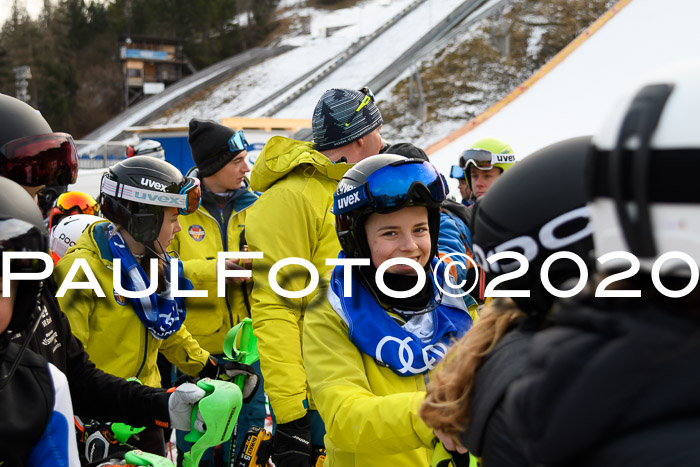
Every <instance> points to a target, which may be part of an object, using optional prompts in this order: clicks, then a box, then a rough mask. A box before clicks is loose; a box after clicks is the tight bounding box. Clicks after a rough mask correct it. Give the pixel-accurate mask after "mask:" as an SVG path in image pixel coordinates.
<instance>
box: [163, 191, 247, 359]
mask: <svg viewBox="0 0 700 467" xmlns="http://www.w3.org/2000/svg"><path fill="white" fill-rule="evenodd" d="M257 199H258V195H257V194H255V193H253V192H252V191H250V190H248V191H246V192H244V193H243V194H242V195H240V196H238V197H237V198H236V199H235V200H234V201H233V203H234V205H233V213H231V217H230V218H229V220H228V226H227V228H226V232H225V233H224V232H222V231H221V227H220V224H219V221H217V220H216V218H215V217H214V216H213V215H212V214H211V213H210V212H209V211H207V209H206V208H205V207H204V206H200V207H199V209H197V212H194V213H192V214H190V215H188V216H180V218H179V220H180V225H181V226H182V230H181V231H180V232H178V233H177V234H175V238H174V239H173V241H172V243H171V244H170V249H172V250H174V251H177V252H178V253H179V254H180V259H181V260H182V265H183V268H184V271H185V276H186V277H187V278H188V279H189V280H190V281H192V285H193V286H194V288H195V289H196V290H206V291H207V293H208V296H207V297H206V298H203V297H202V298H199V297H192V298H187V299H185V306H186V307H187V318H186V319H185V324H187V330H188V331H190V333H192V336H193V337H194V338H195V339H197V341H198V342H199V344H200V345H201V346H202V347H203V348H204V349H206V350H207V351H209V352H210V353H211V354H214V355H218V354H221V353H223V346H224V338H225V337H226V333H227V332H228V330H229V329H231V328H232V327H233V326H235V325H236V324H238V323H239V322H240V321H241V319H243V318H246V317H248V309H247V308H246V305H245V300H244V299H245V298H247V297H244V293H245V294H250V289H251V287H252V285H251V284H250V282H248V283H247V284H231V285H227V286H226V297H225V298H223V297H222V298H219V297H218V296H217V293H218V290H217V282H216V259H217V254H218V252H220V251H240V249H241V245H240V238H241V233H242V232H243V229H244V227H245V220H246V212H247V209H248V208H249V207H250V206H251V205H252V204H253V203H254V202H255V201H256V200H257ZM244 290H245V292H244Z"/></svg>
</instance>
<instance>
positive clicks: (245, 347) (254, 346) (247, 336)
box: [224, 318, 260, 390]
mask: <svg viewBox="0 0 700 467" xmlns="http://www.w3.org/2000/svg"><path fill="white" fill-rule="evenodd" d="M224 354H226V360H231V361H234V362H239V363H245V364H246V365H252V364H253V363H255V362H257V361H258V360H259V358H260V357H259V355H258V338H257V337H255V334H253V320H252V319H250V318H243V319H242V320H241V322H240V323H238V324H237V325H235V326H234V327H232V328H231V329H229V331H228V333H226V339H224ZM233 382H234V383H236V384H237V385H238V387H239V388H241V390H243V383H244V382H245V375H238V376H236V377H235V378H234V379H233Z"/></svg>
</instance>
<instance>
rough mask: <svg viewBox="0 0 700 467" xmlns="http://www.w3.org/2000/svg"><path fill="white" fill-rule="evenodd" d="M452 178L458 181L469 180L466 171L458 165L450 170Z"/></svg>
mask: <svg viewBox="0 0 700 467" xmlns="http://www.w3.org/2000/svg"><path fill="white" fill-rule="evenodd" d="M450 178H456V179H457V180H463V179H466V178H467V174H466V173H465V172H464V169H463V168H462V167H460V166H458V165H453V166H452V168H451V169H450Z"/></svg>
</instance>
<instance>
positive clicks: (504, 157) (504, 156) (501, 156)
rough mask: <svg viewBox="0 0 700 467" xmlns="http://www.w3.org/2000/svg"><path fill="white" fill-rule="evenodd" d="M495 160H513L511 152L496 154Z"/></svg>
mask: <svg viewBox="0 0 700 467" xmlns="http://www.w3.org/2000/svg"><path fill="white" fill-rule="evenodd" d="M496 162H497V163H498V162H515V156H514V155H513V154H496Z"/></svg>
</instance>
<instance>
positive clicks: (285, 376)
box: [245, 88, 384, 467]
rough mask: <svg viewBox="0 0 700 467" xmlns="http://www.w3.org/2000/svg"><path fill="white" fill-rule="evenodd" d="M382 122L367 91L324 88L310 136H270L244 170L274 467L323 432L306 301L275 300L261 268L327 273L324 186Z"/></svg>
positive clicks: (329, 230) (300, 276)
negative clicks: (305, 338)
mask: <svg viewBox="0 0 700 467" xmlns="http://www.w3.org/2000/svg"><path fill="white" fill-rule="evenodd" d="M382 123H383V120H382V116H381V114H380V113H379V109H378V108H377V105H376V104H375V103H374V94H373V93H372V91H371V90H370V89H369V88H363V89H362V90H360V91H355V90H351V89H329V90H327V91H326V92H324V93H323V95H322V96H321V99H320V100H319V101H318V103H317V104H316V108H315V109H314V113H313V118H312V127H313V128H312V129H313V137H314V142H313V143H309V142H305V141H295V140H292V139H289V138H284V137H281V136H275V137H273V138H271V139H270V140H269V141H268V142H267V144H266V145H265V147H264V148H263V150H262V152H261V153H260V155H259V156H258V159H257V160H256V162H255V165H254V166H253V171H252V174H251V187H252V188H253V189H254V190H258V191H261V192H263V193H262V195H261V196H260V199H259V200H258V201H256V203H255V204H254V205H253V206H252V207H251V208H250V209H249V210H248V213H247V218H246V227H245V229H246V238H247V240H248V246H249V249H250V251H253V252H260V251H261V252H263V254H264V255H265V256H264V258H263V259H260V260H254V261H253V295H252V298H253V300H252V303H251V316H252V318H253V327H254V329H255V335H256V336H257V338H258V350H259V352H260V366H261V368H262V372H263V376H264V377H265V391H266V392H267V394H268V396H269V397H270V405H271V407H272V410H273V412H274V413H275V417H276V418H277V429H276V432H275V438H274V452H273V455H272V458H273V462H274V463H275V465H277V466H278V467H288V466H292V467H296V466H305V465H308V464H309V462H310V461H309V458H310V457H311V453H312V451H313V452H314V453H315V454H314V455H318V454H319V453H321V452H322V449H323V434H324V428H323V421H322V420H321V418H320V417H319V416H318V412H316V410H315V406H314V403H313V400H312V399H311V398H310V394H309V390H308V385H307V382H306V372H305V369H308V367H306V366H305V365H304V363H303V361H302V353H301V352H302V337H301V336H302V327H303V321H304V316H305V314H306V310H307V307H308V304H309V300H310V299H311V298H312V297H311V296H309V297H304V298H285V297H281V296H280V295H278V294H277V293H276V292H275V291H274V290H273V289H272V287H270V284H269V281H268V272H269V271H270V268H271V267H272V265H273V264H275V263H276V262H278V261H279V260H282V259H286V258H290V257H297V258H303V259H305V260H307V261H309V262H311V263H312V264H313V265H314V267H315V268H316V269H317V270H318V271H319V274H320V276H321V277H324V276H325V275H326V273H327V272H329V271H330V269H331V266H328V265H327V264H326V259H327V258H335V257H336V256H337V255H338V251H339V250H340V244H339V243H338V239H337V237H336V234H335V230H334V227H333V215H332V214H331V212H330V209H331V206H332V204H333V192H334V191H335V189H336V187H337V185H338V181H339V180H340V179H341V178H342V177H343V175H344V174H345V172H346V171H347V170H348V169H349V168H350V167H351V165H350V164H354V163H356V162H359V161H361V160H363V159H365V158H368V157H370V156H374V155H376V154H378V153H379V151H380V150H381V148H382V146H383V144H384V143H383V142H382V138H381V135H380V134H379V132H380V130H381V126H382ZM309 278H310V276H309V272H308V270H307V269H305V268H303V267H301V266H297V265H290V266H287V267H285V268H284V270H283V271H282V272H281V273H280V274H279V277H278V282H279V283H284V284H285V288H287V289H288V290H302V289H304V288H305V287H306V286H307V284H308V281H309ZM324 280H327V279H324Z"/></svg>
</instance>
